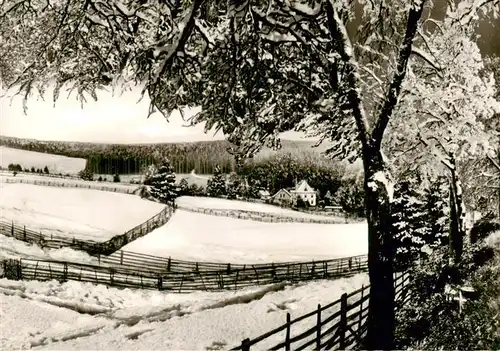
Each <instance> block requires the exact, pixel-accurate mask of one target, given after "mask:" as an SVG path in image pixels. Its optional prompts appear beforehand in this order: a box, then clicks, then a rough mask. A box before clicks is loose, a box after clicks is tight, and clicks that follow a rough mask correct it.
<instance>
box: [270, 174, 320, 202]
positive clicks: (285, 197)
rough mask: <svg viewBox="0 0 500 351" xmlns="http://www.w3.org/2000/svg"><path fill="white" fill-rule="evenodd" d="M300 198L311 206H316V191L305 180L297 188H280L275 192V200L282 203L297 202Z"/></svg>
mask: <svg viewBox="0 0 500 351" xmlns="http://www.w3.org/2000/svg"><path fill="white" fill-rule="evenodd" d="M298 198H300V199H302V201H304V202H306V203H308V204H309V206H316V198H317V194H316V191H315V190H314V189H313V188H312V187H311V186H310V185H309V184H308V183H307V181H305V180H302V181H301V182H299V183H298V184H297V185H296V186H295V188H292V189H280V190H279V191H278V192H277V193H276V194H274V196H273V201H275V202H278V203H281V204H284V203H289V204H296V203H297V199H298Z"/></svg>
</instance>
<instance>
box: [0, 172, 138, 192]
mask: <svg viewBox="0 0 500 351" xmlns="http://www.w3.org/2000/svg"><path fill="white" fill-rule="evenodd" d="M7 179H9V180H13V181H14V182H19V181H20V180H26V183H30V182H31V183H33V181H42V182H50V183H52V184H55V185H60V186H61V187H71V185H73V186H80V187H82V188H86V187H88V186H91V187H96V188H99V187H103V188H104V187H105V188H110V189H114V188H122V189H127V190H132V191H133V190H136V189H137V187H138V186H137V185H134V184H123V183H112V182H98V181H93V182H91V181H85V180H81V179H73V178H58V177H50V176H44V175H38V174H31V173H18V174H17V175H16V176H14V175H13V174H12V173H11V172H7V171H2V172H0V182H1V183H6V182H7Z"/></svg>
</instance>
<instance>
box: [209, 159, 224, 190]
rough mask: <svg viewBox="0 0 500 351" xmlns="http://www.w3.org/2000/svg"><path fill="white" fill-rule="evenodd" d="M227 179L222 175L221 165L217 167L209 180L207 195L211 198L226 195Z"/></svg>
mask: <svg viewBox="0 0 500 351" xmlns="http://www.w3.org/2000/svg"><path fill="white" fill-rule="evenodd" d="M226 193H227V191H226V179H225V177H224V175H223V174H222V172H221V170H220V167H219V165H217V166H215V169H214V175H213V177H212V178H210V179H209V180H208V183H207V195H208V196H210V197H218V196H221V195H226Z"/></svg>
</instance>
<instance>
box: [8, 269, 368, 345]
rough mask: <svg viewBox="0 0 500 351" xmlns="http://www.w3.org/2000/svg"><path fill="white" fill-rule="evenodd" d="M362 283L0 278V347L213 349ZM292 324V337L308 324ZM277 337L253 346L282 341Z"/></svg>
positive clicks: (311, 322) (363, 281) (362, 278)
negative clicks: (144, 283) (172, 287)
mask: <svg viewBox="0 0 500 351" xmlns="http://www.w3.org/2000/svg"><path fill="white" fill-rule="evenodd" d="M363 284H365V285H366V284H368V277H367V275H366V274H360V275H357V276H354V277H351V278H348V279H339V280H335V281H324V280H323V281H314V282H310V283H307V284H301V285H297V286H288V287H285V286H283V285H280V284H278V285H271V286H262V287H254V288H248V289H244V290H240V291H237V292H217V293H207V292H196V293H192V294H183V295H178V294H171V293H166V292H159V291H141V290H129V289H124V290H119V289H114V288H107V287H105V286H95V285H92V284H87V283H79V282H67V283H63V284H60V283H58V282H55V281H51V282H34V281H32V282H23V281H9V280H6V279H0V311H1V316H2V317H1V318H0V349H2V350H13V349H28V348H36V349H46V350H216V349H229V348H231V347H233V346H236V345H239V344H240V343H241V340H242V339H244V338H246V337H250V338H254V337H257V336H259V335H261V334H263V333H265V332H267V331H269V330H271V329H273V328H276V327H277V326H279V325H281V324H283V323H284V322H285V316H286V313H287V312H290V314H291V316H292V318H296V317H299V316H300V315H303V314H305V313H308V312H310V311H312V310H314V309H315V308H316V306H317V304H318V303H319V304H322V305H324V304H326V303H329V302H332V301H334V300H337V299H338V298H340V296H341V294H343V293H344V292H351V291H354V290H356V289H358V288H360V287H361V285H363ZM315 322H316V320H315V318H314V317H313V318H309V319H306V320H305V321H304V322H301V323H300V325H299V324H298V325H294V326H293V328H292V336H293V335H296V334H298V333H300V332H301V331H303V330H304V329H305V328H307V327H310V326H312V325H314V324H315ZM283 338H284V335H283V334H281V335H277V336H275V337H272V338H270V339H269V340H267V341H266V342H263V343H261V344H258V347H255V349H264V348H266V347H270V346H272V345H273V344H276V343H278V342H281V341H283V340H284V339H283Z"/></svg>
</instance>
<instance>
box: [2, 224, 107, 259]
mask: <svg viewBox="0 0 500 351" xmlns="http://www.w3.org/2000/svg"><path fill="white" fill-rule="evenodd" d="M0 234H3V235H5V236H11V237H13V238H16V239H17V240H21V241H24V242H27V243H32V244H36V245H38V246H40V247H42V248H45V247H46V248H49V249H60V248H62V247H70V248H72V249H75V250H81V251H86V252H88V253H90V254H95V253H98V252H99V250H100V244H101V243H99V242H97V241H93V240H88V239H86V240H81V239H76V238H74V237H68V236H61V235H53V234H52V233H51V234H43V233H42V232H41V231H35V230H31V229H27V228H26V226H19V225H16V224H14V222H6V221H0Z"/></svg>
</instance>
